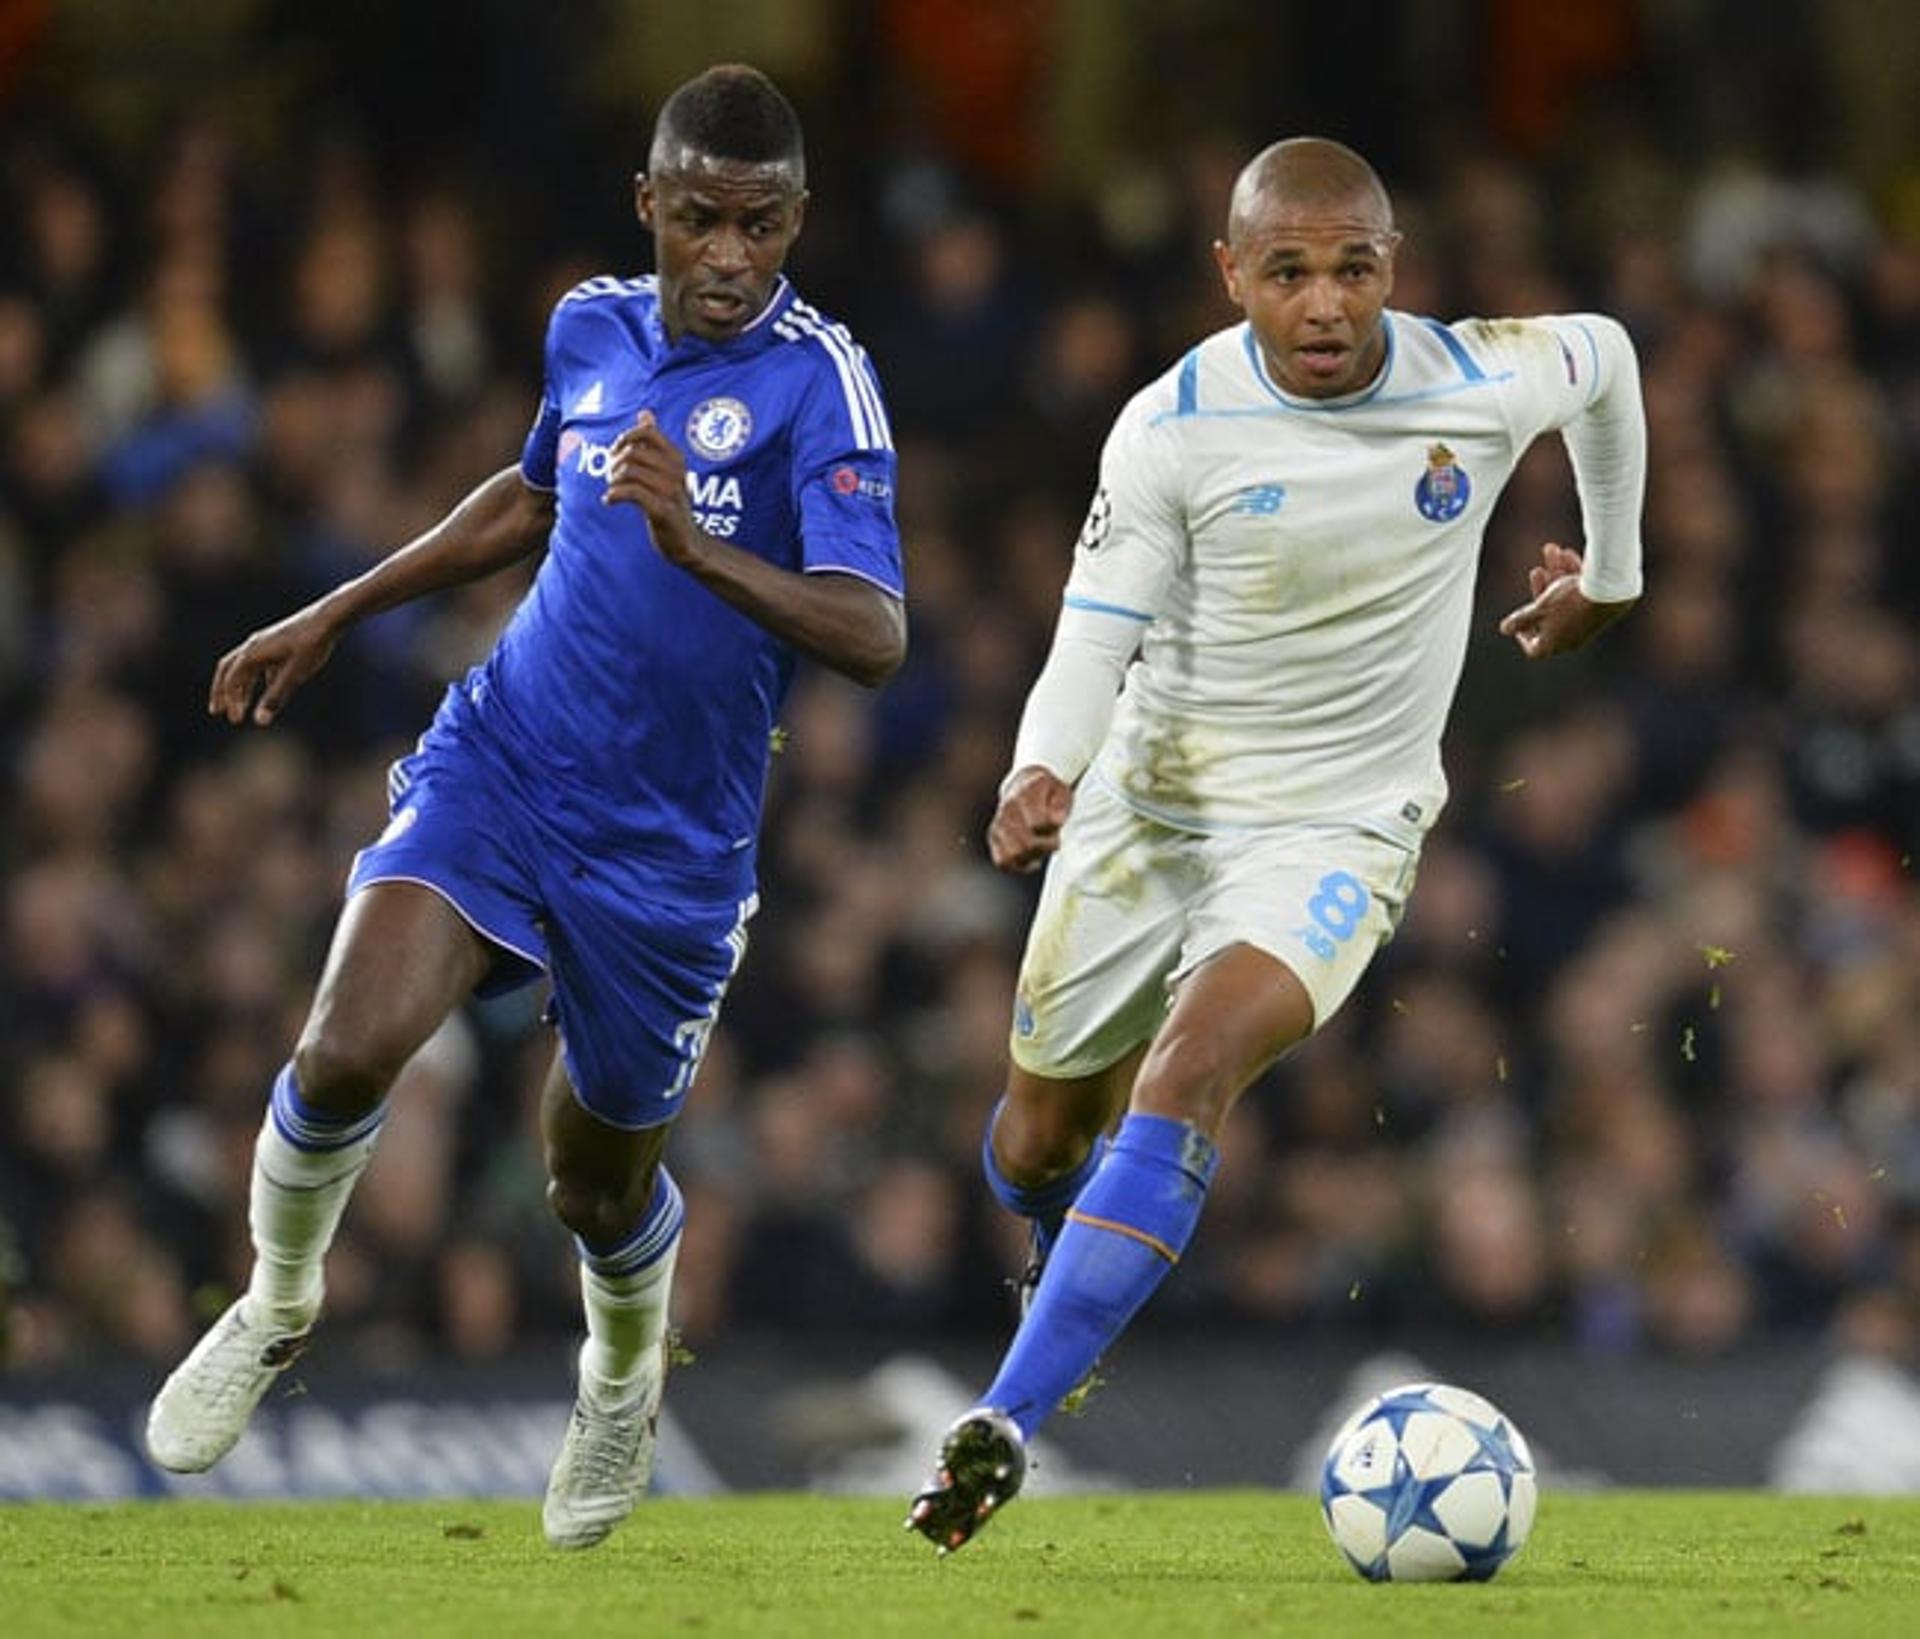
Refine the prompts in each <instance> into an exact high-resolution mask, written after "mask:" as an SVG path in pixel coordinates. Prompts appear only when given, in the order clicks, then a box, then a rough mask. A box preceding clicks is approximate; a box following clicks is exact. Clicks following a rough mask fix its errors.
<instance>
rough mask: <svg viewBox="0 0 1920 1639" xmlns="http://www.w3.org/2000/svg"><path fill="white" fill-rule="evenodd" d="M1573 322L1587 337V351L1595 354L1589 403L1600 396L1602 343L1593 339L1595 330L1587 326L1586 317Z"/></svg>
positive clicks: (1588, 397) (1588, 393) (1589, 389)
mask: <svg viewBox="0 0 1920 1639" xmlns="http://www.w3.org/2000/svg"><path fill="white" fill-rule="evenodd" d="M1573 322H1574V323H1575V324H1577V325H1579V326H1580V334H1581V335H1583V336H1585V337H1586V338H1587V351H1588V352H1589V353H1591V354H1592V355H1593V385H1592V386H1591V387H1589V388H1588V389H1587V403H1588V404H1591V403H1592V402H1593V401H1594V400H1595V399H1596V398H1598V397H1599V396H1600V344H1599V343H1598V342H1597V341H1595V340H1594V339H1593V332H1592V331H1591V330H1589V329H1588V328H1587V325H1586V321H1585V320H1584V319H1575V320H1574V321H1573ZM1582 407H1583V408H1584V407H1585V406H1582Z"/></svg>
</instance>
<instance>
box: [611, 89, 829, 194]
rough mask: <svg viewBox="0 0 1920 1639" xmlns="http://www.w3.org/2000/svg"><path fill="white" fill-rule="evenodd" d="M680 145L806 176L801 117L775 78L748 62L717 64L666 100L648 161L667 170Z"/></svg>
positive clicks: (713, 156) (799, 178)
mask: <svg viewBox="0 0 1920 1639" xmlns="http://www.w3.org/2000/svg"><path fill="white" fill-rule="evenodd" d="M676 150H690V151H692V152H694V153H697V154H704V155H705V156H706V157H707V158H709V159H734V160H740V161H743V162H744V163H746V164H749V165H790V166H791V167H792V168H793V171H794V175H795V178H796V180H797V181H800V182H803V183H804V182H805V181H806V175H807V157H806V149H805V146H804V144H803V142H802V140H801V135H800V116H799V115H798V114H796V113H794V111H793V104H792V103H790V102H788V101H787V99H786V97H785V96H783V95H782V94H781V91H780V88H779V87H778V86H777V85H775V84H774V83H773V81H772V80H770V79H768V78H767V77H766V75H764V74H762V73H761V72H760V70H759V69H757V68H750V67H749V66H748V65H747V64H745V63H719V64H716V65H715V66H714V67H712V68H709V69H708V70H707V71H706V72H705V73H704V74H696V75H695V76H694V77H693V78H692V79H690V80H688V81H687V82H686V84H684V85H682V86H681V87H680V88H679V89H678V90H676V91H675V92H674V93H673V95H672V96H670V97H668V98H667V100H666V102H665V103H664V104H662V106H661V109H660V116H659V118H658V119H656V120H655V121H654V125H653V143H652V145H651V147H650V148H649V150H648V160H647V164H648V166H649V167H650V168H651V169H653V170H656V171H657V170H659V169H661V167H662V165H663V164H664V163H666V162H667V161H668V160H670V158H671V157H672V155H673V154H674V152H675V151H676Z"/></svg>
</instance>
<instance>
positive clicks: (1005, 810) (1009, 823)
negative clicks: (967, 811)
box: [987, 766, 1073, 871]
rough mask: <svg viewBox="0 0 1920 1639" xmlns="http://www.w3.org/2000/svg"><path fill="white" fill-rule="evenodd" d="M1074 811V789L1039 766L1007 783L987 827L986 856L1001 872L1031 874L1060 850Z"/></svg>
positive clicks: (1021, 773)
mask: <svg viewBox="0 0 1920 1639" xmlns="http://www.w3.org/2000/svg"><path fill="white" fill-rule="evenodd" d="M1072 811H1073V787H1072V786H1070V785H1068V784H1067V782H1066V781H1065V780H1063V779H1061V778H1060V777H1059V776H1058V775H1057V774H1052V773H1049V772H1048V771H1047V770H1046V769H1044V768H1040V767H1038V766H1035V767H1032V768H1023V769H1021V770H1020V771H1019V772H1018V773H1017V774H1015V775H1014V776H1013V778H1012V779H1010V780H1008V781H1007V784H1006V787H1005V789H1004V791H1003V792H1002V794H1001V797H1000V806H999V808H997V809H996V810H995V811H994V816H993V823H992V824H990V825H989V826H988V827H987V852H988V854H989V855H990V856H991V857H992V859H993V862H994V864H995V865H997V866H999V867H1000V869H1001V870H1003V871H1031V870H1032V869H1033V868H1034V867H1035V866H1037V865H1039V864H1040V863H1041V862H1042V861H1043V860H1045V859H1046V857H1047V855H1048V854H1050V853H1052V852H1053V851H1054V850H1055V849H1057V848H1058V847H1059V846H1060V828H1061V826H1063V825H1065V824H1066V823H1067V815H1068V814H1070V813H1071V812H1072Z"/></svg>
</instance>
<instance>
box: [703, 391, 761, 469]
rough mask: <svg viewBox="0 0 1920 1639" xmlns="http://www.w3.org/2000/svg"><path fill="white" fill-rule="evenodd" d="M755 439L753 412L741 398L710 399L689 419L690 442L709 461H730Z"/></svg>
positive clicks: (705, 400)
mask: <svg viewBox="0 0 1920 1639" xmlns="http://www.w3.org/2000/svg"><path fill="white" fill-rule="evenodd" d="M752 436H753V412H752V411H751V410H749V409H748V408H747V407H746V405H744V404H742V403H741V402H740V400H739V399H737V398H709V399H704V400H702V401H701V402H700V403H699V404H697V405H695V406H694V410H693V414H692V415H690V416H688V417H687V442H688V443H689V444H691V445H692V446H693V447H694V448H695V449H696V450H698V451H699V452H700V453H701V454H702V455H704V456H705V457H706V458H707V459H708V460H709V461H727V460H731V459H732V458H733V457H734V456H736V455H738V454H739V453H740V452H741V451H742V450H743V449H745V448H746V447H747V440H748V439H749V438H751V437H752Z"/></svg>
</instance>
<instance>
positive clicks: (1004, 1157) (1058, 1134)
mask: <svg viewBox="0 0 1920 1639" xmlns="http://www.w3.org/2000/svg"><path fill="white" fill-rule="evenodd" d="M1099 1131H1100V1129H1099V1127H1098V1126H1095V1127H1094V1128H1093V1130H1092V1131H1087V1130H1086V1129H1085V1123H1084V1121H1083V1120H1082V1119H1081V1118H1080V1115H1079V1112H1077V1111H1075V1110H1073V1109H1071V1108H1068V1107H1065V1106H1062V1105H1048V1104H1031V1103H1015V1102H1013V1101H1012V1100H1009V1101H1008V1102H1007V1103H1006V1104H1004V1105H1002V1106H1001V1109H1000V1115H999V1119H998V1120H996V1121H995V1122H994V1126H993V1158H994V1161H995V1163H996V1164H997V1165H998V1166H999V1168H1000V1171H1001V1174H1002V1175H1003V1176H1004V1177H1005V1178H1006V1180H1007V1181H1008V1182H1009V1183H1011V1184H1014V1185H1017V1186H1018V1187H1019V1188H1022V1189H1038V1188H1040V1187H1041V1186H1042V1185H1044V1184H1049V1183H1051V1182H1052V1181H1053V1180H1054V1179H1056V1178H1059V1177H1062V1176H1064V1175H1065V1174H1067V1173H1069V1172H1071V1171H1073V1169H1074V1168H1075V1167H1077V1166H1079V1165H1080V1163H1081V1162H1082V1161H1084V1160H1085V1159H1086V1158H1087V1152H1088V1151H1089V1150H1090V1149H1092V1148H1093V1141H1094V1139H1095V1138H1097V1137H1098V1136H1099Z"/></svg>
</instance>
